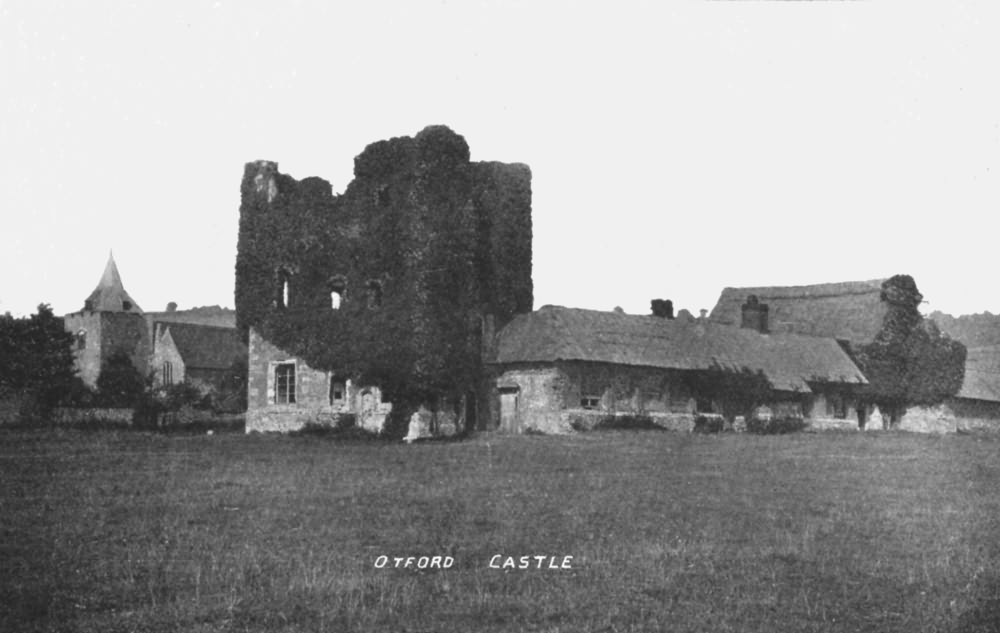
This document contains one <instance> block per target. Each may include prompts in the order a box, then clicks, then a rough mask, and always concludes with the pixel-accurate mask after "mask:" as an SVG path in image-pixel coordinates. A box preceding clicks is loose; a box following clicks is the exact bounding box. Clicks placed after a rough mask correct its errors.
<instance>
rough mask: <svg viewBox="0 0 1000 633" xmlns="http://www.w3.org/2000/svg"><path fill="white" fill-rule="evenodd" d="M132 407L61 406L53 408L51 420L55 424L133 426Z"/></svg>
mask: <svg viewBox="0 0 1000 633" xmlns="http://www.w3.org/2000/svg"><path fill="white" fill-rule="evenodd" d="M133 414H134V411H133V410H132V409H123V408H117V409H111V408H86V409H75V408H70V407H60V408H56V409H53V410H52V416H51V418H50V419H51V421H52V422H53V423H54V424H65V425H82V426H86V425H88V424H113V425H117V426H132V416H133Z"/></svg>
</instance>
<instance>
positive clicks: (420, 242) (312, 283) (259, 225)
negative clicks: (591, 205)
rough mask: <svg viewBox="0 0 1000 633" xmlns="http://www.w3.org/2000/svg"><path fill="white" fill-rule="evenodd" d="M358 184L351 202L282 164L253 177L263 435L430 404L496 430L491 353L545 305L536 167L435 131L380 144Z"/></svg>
mask: <svg viewBox="0 0 1000 633" xmlns="http://www.w3.org/2000/svg"><path fill="white" fill-rule="evenodd" d="M354 176H355V177H354V180H353V181H352V182H351V183H350V184H349V185H348V186H347V188H346V190H345V191H344V192H343V193H342V194H339V195H335V194H333V193H332V191H331V187H330V184H329V183H328V182H326V181H324V180H322V179H319V178H306V179H304V180H302V181H296V180H295V179H293V178H291V177H290V176H288V175H285V174H281V173H280V172H279V171H278V167H277V164H276V163H272V162H268V161H257V162H253V163H249V164H247V166H246V169H245V172H244V176H243V183H242V205H241V207H240V235H239V250H238V255H237V262H236V311H237V322H238V324H239V326H240V327H241V328H242V329H243V330H244V331H245V332H246V334H247V336H248V337H249V342H250V361H249V369H250V378H249V389H248V398H249V403H248V404H249V410H248V419H247V428H248V430H285V429H292V428H297V427H300V426H302V425H303V424H305V423H307V422H310V421H313V422H319V423H332V422H333V421H336V420H337V419H338V417H339V416H342V414H344V413H353V414H356V415H360V417H361V422H362V423H363V424H367V425H371V426H374V427H379V426H381V424H382V422H383V419H384V417H385V414H387V413H389V411H390V409H391V411H392V417H393V418H396V419H400V420H403V419H406V418H408V416H409V414H410V413H411V412H413V411H414V410H416V409H417V408H418V407H420V406H424V407H427V408H428V409H429V410H434V411H437V412H439V413H440V414H441V415H442V416H444V417H447V416H448V415H451V414H454V415H455V416H456V418H457V419H458V420H462V421H464V423H465V424H466V425H471V424H472V423H473V418H478V422H476V423H477V424H478V425H479V426H484V425H486V424H488V423H487V422H486V420H485V419H484V418H485V417H486V416H485V415H484V413H485V407H486V402H487V398H486V397H485V395H486V394H485V392H484V390H485V388H486V387H485V385H486V381H485V376H484V370H483V365H482V358H483V346H484V342H488V339H489V337H490V336H491V332H492V331H493V330H495V329H497V328H499V327H500V326H502V325H503V324H504V323H506V322H507V321H509V320H510V319H511V318H513V316H514V315H515V314H517V313H521V312H530V311H531V309H532V301H533V298H532V282H531V172H530V170H529V168H528V167H527V166H525V165H522V164H502V163H495V162H489V163H487V162H472V161H470V160H469V147H468V145H467V144H466V142H465V139H464V138H462V137H461V136H459V135H458V134H456V133H454V132H452V131H451V130H450V129H448V128H447V127H443V126H432V127H428V128H425V129H424V130H423V131H421V132H420V133H418V134H417V135H416V136H414V137H402V138H393V139H390V140H388V141H379V142H377V143H373V144H371V145H369V146H368V147H367V148H365V150H364V151H363V152H362V153H361V154H360V155H359V156H357V157H356V158H355V165H354ZM484 333H485V335H486V339H484ZM389 402H391V403H392V406H391V407H390V406H389V405H388V403H389ZM460 403H461V404H460ZM442 419H444V418H442Z"/></svg>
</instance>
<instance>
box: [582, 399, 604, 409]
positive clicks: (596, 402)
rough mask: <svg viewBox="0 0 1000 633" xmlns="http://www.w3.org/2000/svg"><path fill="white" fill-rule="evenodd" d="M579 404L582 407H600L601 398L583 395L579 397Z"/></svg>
mask: <svg viewBox="0 0 1000 633" xmlns="http://www.w3.org/2000/svg"><path fill="white" fill-rule="evenodd" d="M580 406H581V407H582V408H584V409H600V408H601V399H600V398H598V397H597V396H583V397H582V398H580Z"/></svg>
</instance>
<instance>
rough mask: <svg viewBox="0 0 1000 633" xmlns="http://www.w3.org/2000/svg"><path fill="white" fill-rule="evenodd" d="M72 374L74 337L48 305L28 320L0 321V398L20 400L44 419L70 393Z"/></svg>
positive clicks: (40, 308) (7, 316)
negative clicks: (28, 404)
mask: <svg viewBox="0 0 1000 633" xmlns="http://www.w3.org/2000/svg"><path fill="white" fill-rule="evenodd" d="M75 373H76V372H75V369H74V367H73V335H72V334H70V333H69V332H67V331H66V329H65V327H64V326H63V320H62V319H61V318H59V317H57V316H55V315H54V314H53V313H52V308H51V307H49V306H48V305H47V304H44V303H43V304H41V305H39V306H38V312H37V313H36V314H33V315H31V316H30V317H28V318H14V317H13V316H11V315H10V313H7V314H4V315H3V316H2V317H0V397H11V396H13V397H18V398H21V399H22V400H23V401H24V402H26V403H30V405H31V408H32V409H33V410H32V411H31V412H30V414H31V415H42V416H44V415H45V414H47V413H48V412H49V411H50V410H51V409H52V408H53V407H55V406H56V405H58V404H60V403H61V402H62V401H64V400H65V399H66V398H67V396H68V394H69V393H71V391H72V388H73V382H74V377H75Z"/></svg>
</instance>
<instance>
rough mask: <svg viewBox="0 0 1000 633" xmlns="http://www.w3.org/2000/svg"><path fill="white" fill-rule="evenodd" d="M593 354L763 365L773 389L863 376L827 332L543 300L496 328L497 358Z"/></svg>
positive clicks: (634, 360)
mask: <svg viewBox="0 0 1000 633" xmlns="http://www.w3.org/2000/svg"><path fill="white" fill-rule="evenodd" d="M555 361H591V362H602V363H614V364H619V365H634V366H646V367H660V368H665V369H710V368H712V367H722V368H726V369H734V370H742V369H743V368H748V369H750V370H752V371H754V372H756V371H762V372H763V373H764V375H765V376H766V377H767V378H768V380H769V381H770V383H771V385H772V387H774V388H775V389H781V390H788V391H809V386H808V384H807V383H808V382H839V383H853V384H864V383H867V381H866V380H865V377H864V376H863V375H862V373H861V371H860V370H859V369H858V368H857V366H855V364H854V363H853V362H852V361H851V359H850V358H849V357H848V355H847V354H846V353H845V352H844V350H843V349H842V348H841V347H840V345H839V344H838V343H837V341H835V340H834V339H831V338H819V337H810V336H798V335H794V334H760V333H759V332H757V331H755V330H750V329H742V328H738V327H733V326H729V325H720V324H718V323H711V322H699V321H690V322H686V321H682V320H675V319H664V318H660V317H654V316H637V315H628V314H621V313H617V312H599V311H595V310H580V309H575V308H564V307H561V306H544V307H542V308H541V309H539V310H537V311H535V312H532V313H530V314H522V315H518V316H517V317H515V318H514V320H513V321H511V322H510V323H508V324H507V326H506V327H504V328H503V330H501V331H500V333H499V335H498V338H497V354H496V358H495V362H496V363H500V364H503V363H521V362H555Z"/></svg>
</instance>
